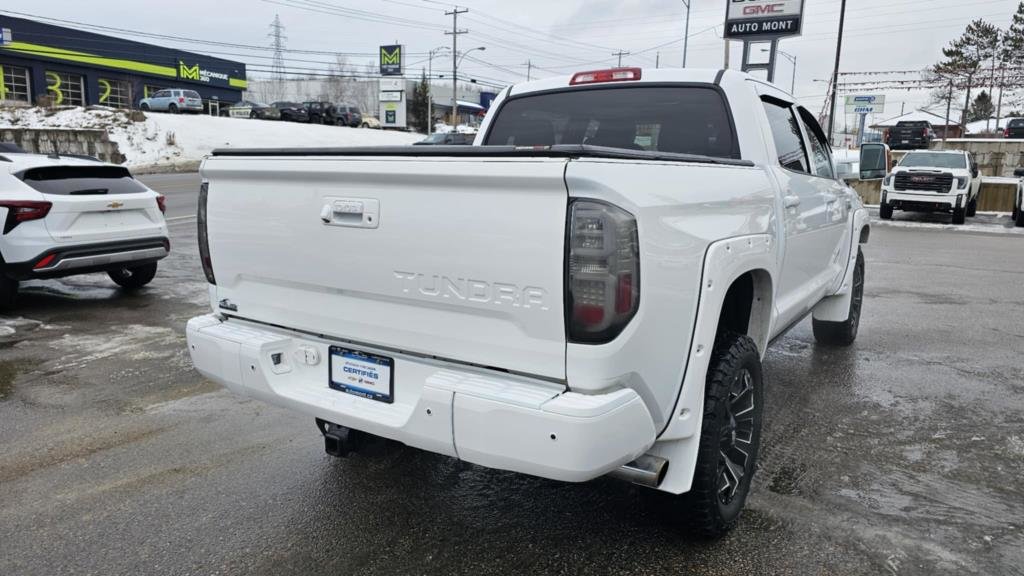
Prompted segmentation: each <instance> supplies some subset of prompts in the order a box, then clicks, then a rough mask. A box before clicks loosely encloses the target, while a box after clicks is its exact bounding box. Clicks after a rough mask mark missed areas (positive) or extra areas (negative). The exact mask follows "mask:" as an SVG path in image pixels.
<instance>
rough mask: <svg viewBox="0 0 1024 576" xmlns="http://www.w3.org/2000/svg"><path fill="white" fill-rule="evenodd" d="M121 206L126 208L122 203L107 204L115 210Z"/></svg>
mask: <svg viewBox="0 0 1024 576" xmlns="http://www.w3.org/2000/svg"><path fill="white" fill-rule="evenodd" d="M121 206H124V204H122V203H121V202H111V203H110V204H107V208H113V209H115V210H116V209H117V208H120V207H121Z"/></svg>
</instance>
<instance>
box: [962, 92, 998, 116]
mask: <svg viewBox="0 0 1024 576" xmlns="http://www.w3.org/2000/svg"><path fill="white" fill-rule="evenodd" d="M995 111H996V107H995V105H994V104H992V97H991V96H989V94H988V92H985V91H984V90H982V91H981V92H979V93H978V97H977V98H975V99H974V103H973V104H971V110H970V112H969V113H968V114H967V121H968V122H977V121H978V120H988V119H989V118H991V117H992V116H993V114H995Z"/></svg>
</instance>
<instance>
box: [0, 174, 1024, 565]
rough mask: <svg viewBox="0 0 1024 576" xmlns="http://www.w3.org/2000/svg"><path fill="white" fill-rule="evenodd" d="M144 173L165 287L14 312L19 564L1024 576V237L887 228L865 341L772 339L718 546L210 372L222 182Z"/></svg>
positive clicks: (643, 495) (74, 293)
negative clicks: (334, 426)
mask: <svg viewBox="0 0 1024 576" xmlns="http://www.w3.org/2000/svg"><path fill="white" fill-rule="evenodd" d="M146 181H147V183H149V184H150V185H151V186H153V187H154V188H156V189H158V190H159V191H161V192H163V193H164V194H166V195H167V196H168V217H169V221H170V228H171V231H172V245H173V248H172V254H171V256H170V257H169V258H167V259H166V260H165V261H163V262H162V263H161V268H160V271H159V273H158V275H157V278H156V280H155V281H154V282H153V283H152V284H151V285H150V286H149V287H148V288H147V289H145V290H143V291H141V292H139V293H137V294H134V295H123V294H121V293H120V292H119V291H118V290H116V289H115V287H114V285H113V284H112V283H111V282H109V280H108V279H107V277H106V275H91V276H84V277H71V278H68V279H64V280H55V281H48V282H34V283H28V284H26V286H25V288H24V291H23V295H22V296H23V297H22V299H21V301H20V305H19V309H18V312H17V315H16V316H7V317H3V319H2V322H0V386H2V387H0V438H2V442H0V552H2V553H0V574H11V575H15V574H17V575H30V574H47V575H50V574H133V573H141V572H145V573H160V574H236V573H249V574H283V573H296V574H300V573H314V572H315V573H336V574H425V573H433V574H489V573H522V574H532V573H567V574H667V573H672V574H682V573H692V574H723V575H724V574H887V573H891V574H936V573H942V574H1024V488H1022V487H1021V483H1020V479H1019V476H1020V472H1021V470H1022V469H1024V366H1022V364H1021V355H1022V352H1024V307H1022V305H1021V302H1022V295H1024V288H1022V286H1024V238H1021V237H1020V236H1019V235H1016V234H990V233H987V232H985V228H984V227H981V228H980V230H975V229H971V230H964V231H958V232H951V231H949V230H946V229H944V227H943V226H935V225H933V226H924V225H922V226H913V227H899V226H892V225H886V226H877V227H875V229H874V230H873V231H872V234H871V242H870V244H869V245H868V246H867V247H866V258H867V285H866V292H865V309H864V317H863V323H862V325H861V333H860V337H859V339H858V340H857V342H856V344H855V345H854V346H853V347H851V348H849V349H823V348H818V347H816V346H815V345H814V344H813V340H814V339H813V336H812V334H811V330H810V323H809V321H805V322H804V323H802V324H801V325H799V326H798V327H797V328H796V329H795V330H793V331H792V332H790V334H789V335H788V336H786V337H785V338H783V339H782V340H781V341H779V342H777V343H776V344H775V345H774V346H773V347H772V348H771V349H770V350H769V352H768V354H767V358H766V361H765V370H766V380H767V383H768V384H767V388H766V402H767V413H766V420H765V436H764V439H763V444H762V453H761V467H760V470H759V472H758V473H757V477H756V478H755V485H754V489H753V493H752V495H751V498H750V500H749V501H748V505H747V510H746V511H745V513H744V515H743V517H742V519H741V522H740V525H739V528H738V529H737V530H735V531H734V532H732V533H731V534H729V535H728V536H727V537H726V538H724V539H723V540H720V541H717V542H710V543H709V542H703V541H699V540H694V539H692V538H691V537H690V536H688V535H687V533H686V532H685V531H683V530H682V528H681V527H680V525H679V517H678V513H677V512H676V511H675V509H674V507H673V502H672V500H671V499H669V498H665V497H662V496H661V495H659V494H655V493H652V492H648V491H645V490H644V489H642V488H637V487H633V486H630V485H626V484H623V483H619V482H617V481H613V480H604V479H602V480H598V481H594V482H590V483H587V484H581V485H573V484H562V483H557V482H553V481H546V480H541V479H536V478H532V477H526V476H521V475H516V474H512V473H504V472H500V471H494V470H487V469H484V468H480V467H476V466H472V465H467V464H460V463H459V462H456V461H453V460H450V459H448V458H445V457H441V456H435V455H431V454H426V453H422V452H417V451H414V450H411V449H400V448H396V449H389V450H387V451H385V452H384V453H382V454H379V455H376V456H367V455H358V456H355V457H353V458H350V459H346V460H336V459H333V458H331V457H328V456H326V455H324V453H323V447H322V440H321V438H320V435H319V434H318V433H317V430H316V429H315V427H314V425H313V422H311V421H309V420H308V419H307V418H304V417H301V416H297V415H295V414H294V413H291V412H287V411H284V410H281V409H278V408H274V407H271V406H269V405H266V404H264V403H261V402H256V401H251V400H245V399H241V398H238V397H235V396H233V395H232V394H230V393H228V392H226V391H224V390H222V389H220V388H219V387H217V386H214V385H212V384H210V383H208V382H205V381H204V380H203V378H201V377H200V376H199V375H198V374H197V373H196V372H194V371H193V369H192V367H191V363H190V361H189V357H188V353H187V352H186V349H185V337H184V326H185V322H186V321H187V320H188V319H189V318H190V317H192V316H195V315H197V314H200V313H203V312H204V311H205V310H207V309H208V295H207V292H206V284H205V281H204V280H203V274H202V271H201V268H200V265H199V262H198V255H197V245H196V233H195V222H194V219H192V218H191V217H190V215H191V214H192V213H193V212H194V202H195V197H196V186H197V183H198V179H197V177H196V176H195V175H165V176H156V177H150V178H148V179H146ZM908 218H909V219H913V216H910V217H908ZM904 219H907V218H904ZM997 220H998V219H996V220H993V222H992V223H990V226H991V228H992V230H995V231H998V229H999V228H1000V226H1001V224H1000V223H999V222H998V221H997ZM1003 220H1006V218H1003Z"/></svg>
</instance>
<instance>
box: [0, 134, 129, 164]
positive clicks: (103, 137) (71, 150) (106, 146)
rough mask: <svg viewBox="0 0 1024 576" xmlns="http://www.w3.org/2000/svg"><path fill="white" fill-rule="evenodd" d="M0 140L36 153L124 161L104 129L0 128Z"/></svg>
mask: <svg viewBox="0 0 1024 576" xmlns="http://www.w3.org/2000/svg"><path fill="white" fill-rule="evenodd" d="M0 142H14V143H15V144H17V145H18V146H21V148H23V149H24V150H25V151H26V152H36V153H39V154H52V153H54V152H56V153H58V154H82V155H85V156H94V157H96V158H99V159H100V160H103V161H104V162H112V163H114V164H122V163H124V161H125V157H124V154H121V151H120V149H119V148H118V147H117V142H111V141H110V137H109V136H108V135H107V131H106V130H86V129H63V128H0Z"/></svg>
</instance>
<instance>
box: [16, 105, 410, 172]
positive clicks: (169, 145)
mask: <svg viewBox="0 0 1024 576" xmlns="http://www.w3.org/2000/svg"><path fill="white" fill-rule="evenodd" d="M136 114H138V113H136ZM5 127H14V128H93V129H102V130H106V131H107V132H108V133H109V134H110V139H111V140H112V141H114V142H117V145H118V147H119V148H120V150H121V153H122V154H124V155H125V157H127V161H126V162H125V164H126V165H127V166H128V167H130V168H132V169H133V170H135V171H139V172H143V171H160V170H174V169H194V168H195V166H196V164H197V163H198V162H199V161H200V160H201V159H202V158H203V156H205V155H207V154H209V153H210V151H211V150H213V149H214V148H228V147H237V148H261V147H263V148H266V147H308V146H386V145H402V144H411V143H413V142H416V141H417V140H421V139H422V138H423V135H422V134H415V133H410V132H393V131H383V130H370V129H363V128H344V127H338V126H321V125H317V124H297V123H293V122H278V121H272V120H250V119H247V118H216V117H213V116H205V115H195V116H192V115H171V114H160V113H147V114H145V121H142V122H135V121H132V119H131V116H130V114H129V113H128V112H126V111H123V110H114V109H109V108H89V109H83V108H69V109H64V110H58V111H53V110H46V109H43V108H11V109H0V128H5Z"/></svg>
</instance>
